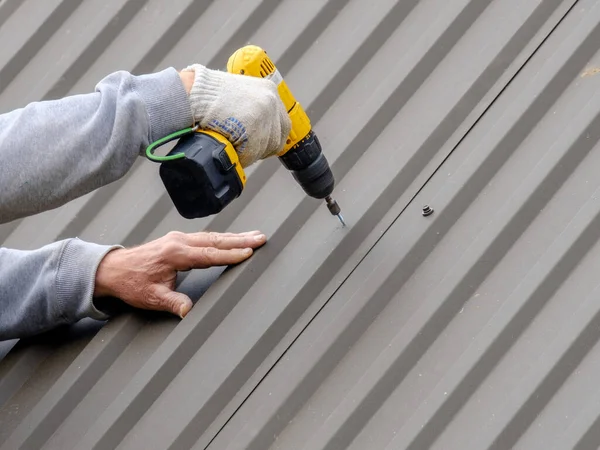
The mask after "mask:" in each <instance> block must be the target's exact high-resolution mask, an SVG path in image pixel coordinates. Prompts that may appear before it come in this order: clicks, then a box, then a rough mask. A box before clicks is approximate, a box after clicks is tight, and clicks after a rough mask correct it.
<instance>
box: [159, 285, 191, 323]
mask: <svg viewBox="0 0 600 450" xmlns="http://www.w3.org/2000/svg"><path fill="white" fill-rule="evenodd" d="M156 295H157V296H158V298H159V300H160V304H161V305H162V309H163V310H165V311H169V312H170V313H173V314H175V315H176V316H179V317H181V318H182V319H183V318H184V317H185V316H186V315H187V313H188V312H190V309H192V306H193V305H192V301H191V300H190V298H189V297H188V296H187V295H185V294H182V293H181V292H175V291H172V290H171V289H169V288H168V287H167V286H160V288H158V289H157V292H156Z"/></svg>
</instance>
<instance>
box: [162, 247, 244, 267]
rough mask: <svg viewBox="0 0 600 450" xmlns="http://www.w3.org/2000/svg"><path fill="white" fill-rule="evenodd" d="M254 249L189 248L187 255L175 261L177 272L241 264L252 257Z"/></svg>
mask: <svg viewBox="0 0 600 450" xmlns="http://www.w3.org/2000/svg"><path fill="white" fill-rule="evenodd" d="M252 253H253V250H252V248H234V249H227V250H223V249H218V248H214V247H188V248H187V250H186V252H185V254H184V255H182V257H180V258H178V260H177V261H173V264H174V266H175V270H179V271H182V270H189V269H190V268H192V269H206V268H208V267H214V266H228V265H231V264H239V263H241V262H242V261H245V260H246V259H248V258H249V257H250V256H252Z"/></svg>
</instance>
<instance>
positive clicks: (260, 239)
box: [254, 234, 267, 241]
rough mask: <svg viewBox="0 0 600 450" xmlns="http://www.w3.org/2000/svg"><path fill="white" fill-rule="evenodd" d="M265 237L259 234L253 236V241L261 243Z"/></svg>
mask: <svg viewBox="0 0 600 450" xmlns="http://www.w3.org/2000/svg"><path fill="white" fill-rule="evenodd" d="M266 238H267V237H266V236H265V235H264V234H259V235H258V236H254V240H255V241H263V240H265V239H266Z"/></svg>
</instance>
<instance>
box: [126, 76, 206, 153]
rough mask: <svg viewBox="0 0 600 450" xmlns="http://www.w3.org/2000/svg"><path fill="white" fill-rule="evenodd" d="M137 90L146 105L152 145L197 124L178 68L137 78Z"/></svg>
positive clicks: (135, 83)
mask: <svg viewBox="0 0 600 450" xmlns="http://www.w3.org/2000/svg"><path fill="white" fill-rule="evenodd" d="M134 89H135V91H136V92H137V93H138V95H139V96H140V97H141V98H142V101H143V102H144V104H145V105H146V111H147V113H148V118H149V121H150V136H149V139H150V142H154V141H156V140H157V139H160V138H163V137H165V136H166V135H168V134H171V133H174V132H175V131H179V130H182V129H184V128H187V127H190V126H192V125H193V124H194V119H193V116H192V110H191V108H190V99H189V98H188V95H187V92H186V91H185V87H184V86H183V83H182V82H181V78H180V77H179V72H177V70H175V69H174V68H172V67H169V68H168V69H165V70H162V71H160V72H157V73H152V74H148V75H139V76H136V77H134Z"/></svg>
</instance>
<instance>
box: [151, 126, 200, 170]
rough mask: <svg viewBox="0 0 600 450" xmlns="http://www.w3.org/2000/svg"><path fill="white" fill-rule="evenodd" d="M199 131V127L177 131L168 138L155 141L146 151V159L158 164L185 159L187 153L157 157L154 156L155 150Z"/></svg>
mask: <svg viewBox="0 0 600 450" xmlns="http://www.w3.org/2000/svg"><path fill="white" fill-rule="evenodd" d="M197 129H198V126H195V127H190V128H185V129H183V130H179V131H176V132H175V133H171V134H169V135H168V136H165V137H164V138H161V139H158V140H156V141H154V142H153V143H152V144H150V145H149V146H148V148H147V149H146V157H147V158H148V159H149V160H150V161H153V162H157V163H160V162H165V161H173V160H174V159H181V158H185V153H177V154H175V155H169V156H156V155H154V150H156V149H157V148H158V147H160V146H161V145H164V144H166V143H167V142H170V141H172V140H173V139H177V138H180V137H181V136H184V135H186V134H189V133H193V132H194V131H196V130H197Z"/></svg>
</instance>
